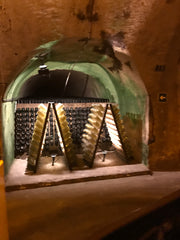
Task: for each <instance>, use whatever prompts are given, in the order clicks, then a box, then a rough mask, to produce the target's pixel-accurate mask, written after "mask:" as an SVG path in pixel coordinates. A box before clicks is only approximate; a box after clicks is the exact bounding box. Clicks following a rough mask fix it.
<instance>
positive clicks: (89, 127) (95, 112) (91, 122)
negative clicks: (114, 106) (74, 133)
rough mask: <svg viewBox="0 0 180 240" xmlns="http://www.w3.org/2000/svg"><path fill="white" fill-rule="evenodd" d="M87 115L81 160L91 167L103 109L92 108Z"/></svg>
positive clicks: (101, 107) (98, 107)
mask: <svg viewBox="0 0 180 240" xmlns="http://www.w3.org/2000/svg"><path fill="white" fill-rule="evenodd" d="M90 111H91V112H90V114H89V115H88V123H86V125H85V129H84V133H83V135H82V148H83V159H84V161H85V163H86V164H87V165H89V166H90V167H92V164H93V159H94V155H95V151H96V148H97V144H98V140H99V136H100V131H101V127H102V124H103V117H104V113H105V108H104V107H103V106H102V105H96V106H93V107H92V108H91V110H90Z"/></svg>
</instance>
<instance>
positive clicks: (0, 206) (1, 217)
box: [0, 160, 9, 240]
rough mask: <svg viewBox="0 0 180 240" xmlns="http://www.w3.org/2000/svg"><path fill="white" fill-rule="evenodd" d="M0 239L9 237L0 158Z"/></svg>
mask: <svg viewBox="0 0 180 240" xmlns="http://www.w3.org/2000/svg"><path fill="white" fill-rule="evenodd" d="M0 239H3V240H8V239H9V234H8V221H7V209H6V198H5V187H4V166H3V161H2V160H0Z"/></svg>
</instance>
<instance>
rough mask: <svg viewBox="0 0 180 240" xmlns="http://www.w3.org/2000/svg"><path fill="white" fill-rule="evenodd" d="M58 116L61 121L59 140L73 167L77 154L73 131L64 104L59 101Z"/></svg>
mask: <svg viewBox="0 0 180 240" xmlns="http://www.w3.org/2000/svg"><path fill="white" fill-rule="evenodd" d="M56 112H57V117H58V121H59V127H60V132H59V131H58V136H59V141H60V145H61V149H62V151H63V152H64V154H65V156H66V159H67V161H68V165H69V167H70V168H71V167H72V166H73V165H75V162H76V155H75V146H74V144H73V140H72V137H71V132H70V129H69V125H68V122H67V119H66V114H65V111H64V108H63V104H61V103H59V104H58V105H57V106H56Z"/></svg>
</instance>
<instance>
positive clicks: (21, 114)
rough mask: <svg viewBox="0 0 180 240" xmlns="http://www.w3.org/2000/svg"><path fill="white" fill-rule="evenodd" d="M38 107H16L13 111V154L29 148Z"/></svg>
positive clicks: (21, 152)
mask: <svg viewBox="0 0 180 240" xmlns="http://www.w3.org/2000/svg"><path fill="white" fill-rule="evenodd" d="M37 112H38V108H18V109H17V110H16V113H15V155H16V156H17V155H22V154H23V153H25V152H28V150H29V144H30V141H31V139H32V133H33V130H34V123H35V121H36V117H37Z"/></svg>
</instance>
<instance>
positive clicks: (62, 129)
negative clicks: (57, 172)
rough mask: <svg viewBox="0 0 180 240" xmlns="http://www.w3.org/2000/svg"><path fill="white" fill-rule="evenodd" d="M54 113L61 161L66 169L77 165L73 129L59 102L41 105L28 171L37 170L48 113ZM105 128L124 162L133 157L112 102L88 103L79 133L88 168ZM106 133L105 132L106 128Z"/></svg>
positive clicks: (31, 144) (121, 122)
mask: <svg viewBox="0 0 180 240" xmlns="http://www.w3.org/2000/svg"><path fill="white" fill-rule="evenodd" d="M52 112H53V114H54V118H55V122H56V132H57V135H58V142H59V148H60V149H61V150H62V153H63V154H64V160H65V163H66V165H67V166H68V168H69V170H73V167H75V166H76V165H77V157H76V146H75V144H74V142H73V138H72V135H73V133H72V131H71V129H70V125H69V124H68V117H69V116H68V114H67V111H65V106H64V104H62V103H59V104H55V103H48V105H47V107H46V106H45V105H44V104H40V105H39V108H38V112H37V118H36V122H35V125H34V131H33V134H32V140H31V143H30V148H29V157H28V164H27V170H26V173H28V172H36V170H37V166H38V162H39V158H40V155H41V154H42V151H43V148H44V145H45V139H46V132H47V129H48V127H47V126H48V121H49V118H50V117H49V116H50V113H51V114H52ZM104 127H106V128H107V130H108V133H109V137H110V139H111V142H112V144H113V145H114V147H115V148H116V149H117V150H123V152H124V155H125V157H126V161H127V162H130V161H131V160H132V159H133V153H132V151H131V147H130V145H129V141H128V138H127V134H126V132H125V129H124V124H123V121H122V119H121V115H120V110H119V108H118V105H117V104H114V103H94V104H92V105H91V107H90V110H89V114H88V118H87V122H86V124H85V125H84V127H83V133H82V135H81V149H82V160H83V162H84V164H85V165H86V166H88V167H90V168H92V167H93V164H94V159H95V155H96V151H97V146H98V142H99V139H100V136H101V134H102V132H103V128H104ZM106 134H107V131H106Z"/></svg>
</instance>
